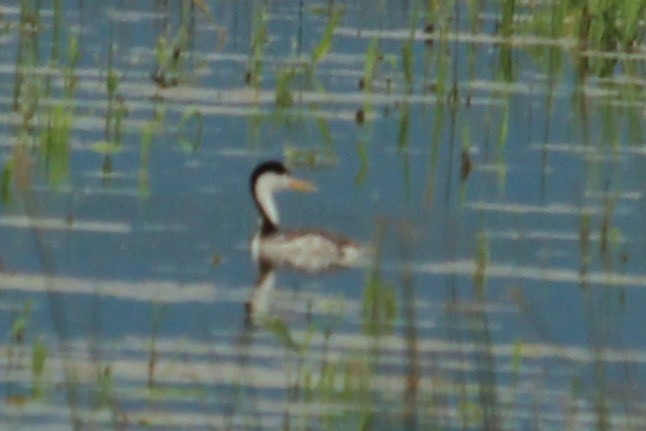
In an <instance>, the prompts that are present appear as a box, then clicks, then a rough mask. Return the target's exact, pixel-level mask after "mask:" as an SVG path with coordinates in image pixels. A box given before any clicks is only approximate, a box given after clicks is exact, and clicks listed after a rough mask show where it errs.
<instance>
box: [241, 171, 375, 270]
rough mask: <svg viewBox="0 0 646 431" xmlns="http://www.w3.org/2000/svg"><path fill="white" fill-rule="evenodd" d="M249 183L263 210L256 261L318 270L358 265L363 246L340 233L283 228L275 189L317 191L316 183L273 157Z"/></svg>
mask: <svg viewBox="0 0 646 431" xmlns="http://www.w3.org/2000/svg"><path fill="white" fill-rule="evenodd" d="M250 186H251V195H252V196H253V200H254V202H255V203H256V207H257V209H258V212H259V213H260V228H259V230H258V232H257V233H256V234H255V235H254V237H253V240H252V241H251V252H252V255H253V257H254V259H255V260H258V261H260V262H261V263H263V262H264V263H266V264H268V265H271V266H290V267H293V268H296V269H300V270H304V271H308V272H318V271H322V270H325V269H331V268H335V267H350V266H356V265H357V264H358V263H359V262H360V261H361V260H362V258H363V257H364V255H365V254H366V253H365V250H364V249H363V248H362V247H361V246H359V245H357V244H355V243H354V242H352V241H350V240H348V239H346V238H344V237H341V236H339V235H335V234H331V233H328V232H322V231H317V230H306V231H282V230H281V229H280V227H279V225H278V223H279V217H278V209H277V208H276V203H275V201H274V192H277V191H280V190H287V189H292V190H297V191H303V192H312V191H315V190H316V186H315V185H314V184H312V183H310V182H308V181H304V180H300V179H298V178H295V177H293V176H292V175H291V173H290V172H289V170H288V169H287V168H286V167H285V166H284V165H283V164H282V163H281V162H278V161H274V160H271V161H266V162H263V163H261V164H259V165H258V166H257V167H256V168H255V169H254V171H253V173H252V174H251V178H250Z"/></svg>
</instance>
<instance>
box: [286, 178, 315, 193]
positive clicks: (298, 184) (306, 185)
mask: <svg viewBox="0 0 646 431" xmlns="http://www.w3.org/2000/svg"><path fill="white" fill-rule="evenodd" d="M289 188H290V189H292V190H298V191H299V192H315V191H316V190H317V188H316V185H314V183H310V182H309V181H305V180H299V179H298V178H292V179H291V180H289Z"/></svg>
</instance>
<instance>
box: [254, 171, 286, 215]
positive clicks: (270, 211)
mask: <svg viewBox="0 0 646 431" xmlns="http://www.w3.org/2000/svg"><path fill="white" fill-rule="evenodd" d="M285 184H286V178H285V177H284V176H282V175H276V174H265V175H263V176H262V177H260V178H259V179H258V181H257V182H256V200H257V201H258V205H259V206H260V207H261V208H262V210H263V211H264V212H265V215H266V216H267V218H268V219H269V221H270V222H272V223H273V224H274V225H276V226H278V221H279V218H280V217H279V216H278V208H277V207H276V201H274V191H276V190H280V189H284V188H285V187H286V186H285Z"/></svg>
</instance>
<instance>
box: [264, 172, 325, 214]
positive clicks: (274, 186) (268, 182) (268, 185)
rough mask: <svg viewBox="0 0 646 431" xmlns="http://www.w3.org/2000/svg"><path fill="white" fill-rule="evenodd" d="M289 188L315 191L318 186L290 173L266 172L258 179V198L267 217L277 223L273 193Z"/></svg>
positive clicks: (276, 210)
mask: <svg viewBox="0 0 646 431" xmlns="http://www.w3.org/2000/svg"><path fill="white" fill-rule="evenodd" d="M288 189H291V190H296V191H300V192H313V191H316V186H315V185H314V184H312V183H310V182H309V181H304V180H300V179H298V178H295V177H293V176H291V175H290V174H287V173H282V174H281V173H277V172H265V173H264V174H262V175H261V176H260V178H258V180H257V181H256V199H258V202H259V203H260V206H262V208H263V209H264V211H265V213H266V214H267V217H269V219H270V220H271V221H272V223H274V224H276V225H277V224H278V209H277V208H276V203H275V202H274V199H273V193H274V192H277V191H280V190H288Z"/></svg>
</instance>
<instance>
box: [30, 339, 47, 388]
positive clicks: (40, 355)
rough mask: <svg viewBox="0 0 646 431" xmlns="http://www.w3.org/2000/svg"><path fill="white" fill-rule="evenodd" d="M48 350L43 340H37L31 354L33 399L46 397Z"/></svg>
mask: <svg viewBox="0 0 646 431" xmlns="http://www.w3.org/2000/svg"><path fill="white" fill-rule="evenodd" d="M47 354H48V349H47V346H46V345H45V343H43V341H42V340H40V339H36V341H34V345H33V347H32V353H31V374H32V389H31V394H32V398H34V399H39V398H42V397H43V396H44V395H45V380H44V371H45V363H46V360H47Z"/></svg>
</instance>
